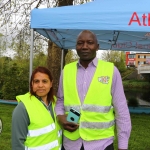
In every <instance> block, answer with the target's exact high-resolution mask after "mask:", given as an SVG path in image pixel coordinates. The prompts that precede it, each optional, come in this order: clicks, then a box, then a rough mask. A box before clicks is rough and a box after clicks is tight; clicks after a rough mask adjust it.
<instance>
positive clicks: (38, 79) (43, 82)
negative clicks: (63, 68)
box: [32, 72, 52, 100]
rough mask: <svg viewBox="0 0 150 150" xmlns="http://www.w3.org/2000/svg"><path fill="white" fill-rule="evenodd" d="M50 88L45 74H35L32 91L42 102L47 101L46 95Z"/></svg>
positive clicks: (49, 82) (50, 83)
mask: <svg viewBox="0 0 150 150" xmlns="http://www.w3.org/2000/svg"><path fill="white" fill-rule="evenodd" d="M51 87H52V82H51V81H50V79H49V76H48V75H47V74H45V73H41V72H37V73H36V74H35V76H34V78H33V81H32V88H33V91H34V92H35V93H36V95H37V96H39V97H41V98H42V99H43V100H47V94H48V92H49V91H50V89H51Z"/></svg>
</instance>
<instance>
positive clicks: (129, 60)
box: [126, 52, 150, 67]
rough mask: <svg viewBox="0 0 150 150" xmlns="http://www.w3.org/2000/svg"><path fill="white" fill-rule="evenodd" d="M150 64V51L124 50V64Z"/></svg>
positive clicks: (130, 65) (135, 65)
mask: <svg viewBox="0 0 150 150" xmlns="http://www.w3.org/2000/svg"><path fill="white" fill-rule="evenodd" d="M139 65H142V66H143V65H150V53H142V52H141V53H137V52H126V66H127V67H138V66H139Z"/></svg>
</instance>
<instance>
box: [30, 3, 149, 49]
mask: <svg viewBox="0 0 150 150" xmlns="http://www.w3.org/2000/svg"><path fill="white" fill-rule="evenodd" d="M149 6H150V1H149V0H142V1H137V0H96V1H93V2H88V3H85V4H82V5H75V6H63V7H55V8H44V9H33V10H32V11H31V28H32V29H34V30H35V31H37V32H38V33H39V34H41V35H43V36H45V37H47V38H48V39H50V40H51V41H53V42H54V43H56V44H57V45H58V46H59V47H60V48H62V49H75V44H76V38H77V35H78V34H79V33H80V32H81V31H82V30H85V29H87V30H91V31H93V32H94V33H95V34H96V35H97V38H98V41H99V44H100V49H103V50H109V49H112V50H122V51H146V52H150V9H149Z"/></svg>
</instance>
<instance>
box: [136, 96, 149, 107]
mask: <svg viewBox="0 0 150 150" xmlns="http://www.w3.org/2000/svg"><path fill="white" fill-rule="evenodd" d="M137 99H138V101H139V105H141V106H149V107H150V102H146V101H143V100H141V99H139V98H137Z"/></svg>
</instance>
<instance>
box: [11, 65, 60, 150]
mask: <svg viewBox="0 0 150 150" xmlns="http://www.w3.org/2000/svg"><path fill="white" fill-rule="evenodd" d="M52 82H53V79H52V75H51V73H50V71H49V70H48V69H47V68H45V67H38V68H36V69H35V70H34V71H33V73H32V75H31V80H30V92H28V93H26V94H25V95H19V96H17V97H16V98H17V101H18V105H17V107H16V108H15V110H14V111H13V115H12V150H60V149H61V137H62V136H61V135H62V134H61V129H60V127H59V125H58V123H57V120H56V116H55V112H54V107H55V102H56V98H55V96H54V94H53V87H52Z"/></svg>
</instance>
